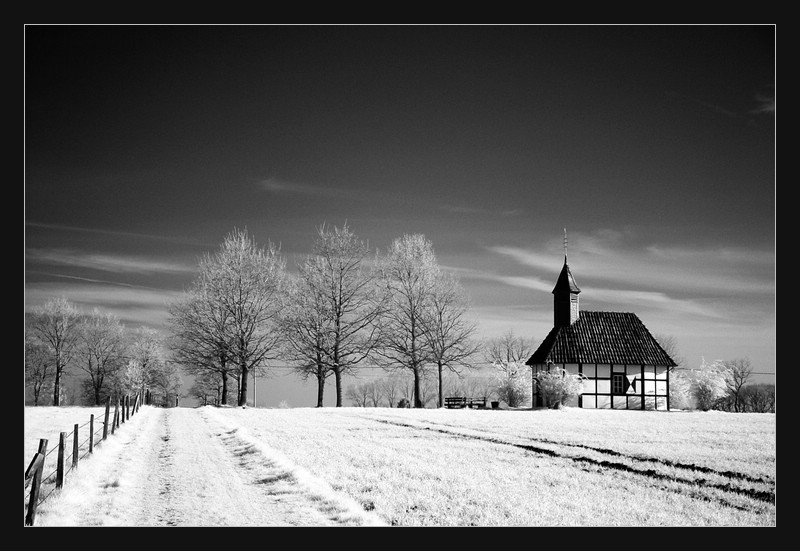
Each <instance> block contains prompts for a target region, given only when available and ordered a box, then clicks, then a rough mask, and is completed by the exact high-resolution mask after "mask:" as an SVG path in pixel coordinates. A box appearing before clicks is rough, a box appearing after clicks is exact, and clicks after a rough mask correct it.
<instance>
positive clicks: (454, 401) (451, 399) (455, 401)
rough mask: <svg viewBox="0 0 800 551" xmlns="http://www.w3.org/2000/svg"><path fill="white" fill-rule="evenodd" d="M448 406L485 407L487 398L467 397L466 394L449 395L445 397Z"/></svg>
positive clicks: (445, 404)
mask: <svg viewBox="0 0 800 551" xmlns="http://www.w3.org/2000/svg"><path fill="white" fill-rule="evenodd" d="M444 407H446V408H485V407H486V398H467V397H465V396H448V397H446V398H445V399H444Z"/></svg>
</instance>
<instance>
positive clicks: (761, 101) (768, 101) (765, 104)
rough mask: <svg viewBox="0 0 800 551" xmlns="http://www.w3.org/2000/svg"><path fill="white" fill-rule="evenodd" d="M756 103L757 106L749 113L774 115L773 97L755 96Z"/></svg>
mask: <svg viewBox="0 0 800 551" xmlns="http://www.w3.org/2000/svg"><path fill="white" fill-rule="evenodd" d="M756 102H757V103H758V106H757V107H756V108H755V109H753V110H752V111H751V113H753V114H756V115H758V114H763V113H775V96H774V95H772V96H765V95H763V94H756Z"/></svg>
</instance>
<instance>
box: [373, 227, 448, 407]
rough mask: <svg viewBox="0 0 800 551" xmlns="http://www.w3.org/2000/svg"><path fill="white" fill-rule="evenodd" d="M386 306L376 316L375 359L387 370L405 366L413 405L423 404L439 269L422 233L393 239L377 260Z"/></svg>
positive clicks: (428, 242) (430, 352) (428, 243)
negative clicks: (432, 303) (433, 296)
mask: <svg viewBox="0 0 800 551" xmlns="http://www.w3.org/2000/svg"><path fill="white" fill-rule="evenodd" d="M380 269H381V276H382V280H383V281H382V283H383V286H384V289H385V291H386V307H385V308H384V309H383V310H382V313H381V316H380V317H379V326H380V333H379V346H378V347H377V348H376V358H377V360H378V362H379V363H381V364H382V365H383V366H384V367H386V368H389V369H406V370H408V371H410V372H411V374H412V375H413V377H414V393H413V394H414V407H415V408H420V407H423V402H422V400H421V389H420V383H421V379H422V375H423V370H424V368H425V365H426V364H427V363H428V362H430V361H431V360H432V358H433V354H432V351H431V347H430V343H429V342H428V339H427V336H426V333H425V320H426V319H427V318H428V316H429V314H428V311H427V309H428V308H429V307H430V297H431V294H432V293H433V287H434V285H435V281H436V276H437V273H438V271H439V268H438V266H437V263H436V256H435V254H434V252H433V246H432V245H431V243H430V241H428V240H427V239H426V238H425V236H423V235H421V234H415V235H404V236H403V237H401V238H398V239H395V240H394V241H393V242H392V244H391V246H390V247H389V250H388V253H387V256H386V257H385V258H383V259H381V263H380Z"/></svg>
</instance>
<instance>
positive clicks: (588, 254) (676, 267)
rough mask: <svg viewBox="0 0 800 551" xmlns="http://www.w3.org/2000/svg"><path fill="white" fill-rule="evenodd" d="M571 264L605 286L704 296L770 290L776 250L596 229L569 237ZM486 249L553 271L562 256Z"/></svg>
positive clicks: (545, 251)
mask: <svg viewBox="0 0 800 551" xmlns="http://www.w3.org/2000/svg"><path fill="white" fill-rule="evenodd" d="M571 243H573V244H572V245H570V247H569V251H570V254H569V259H570V266H572V268H573V270H572V271H573V275H574V276H575V278H576V281H577V283H578V286H579V287H581V288H583V285H582V284H581V281H586V280H589V281H594V282H601V281H602V282H606V283H607V284H609V285H608V286H609V288H612V289H613V288H620V289H644V290H657V291H658V292H670V293H681V294H684V293H689V294H696V295H698V294H699V295H708V294H709V293H711V294H718V293H728V294H730V293H750V294H759V295H765V294H770V293H773V292H774V282H773V279H772V277H771V275H770V274H771V273H772V267H773V265H774V255H773V254H772V253H771V252H769V251H763V250H753V249H745V248H734V247H722V248H696V249H691V248H677V247H663V246H660V245H645V246H639V245H632V244H631V243H629V242H627V241H626V239H625V237H624V236H620V235H618V234H608V235H603V234H594V235H590V236H579V237H578V239H574V238H573V239H572V240H571ZM488 250H489V251H491V252H493V253H496V254H499V255H503V256H506V257H508V258H511V259H513V260H514V261H515V262H517V263H519V264H521V265H523V266H527V267H531V268H534V269H535V271H534V272H533V273H534V274H536V273H542V272H545V273H548V274H552V273H556V272H558V271H560V270H561V260H560V258H563V257H558V256H556V254H557V253H556V252H555V251H554V250H553V249H552V248H545V249H538V250H536V249H526V248H520V247H511V246H492V247H488Z"/></svg>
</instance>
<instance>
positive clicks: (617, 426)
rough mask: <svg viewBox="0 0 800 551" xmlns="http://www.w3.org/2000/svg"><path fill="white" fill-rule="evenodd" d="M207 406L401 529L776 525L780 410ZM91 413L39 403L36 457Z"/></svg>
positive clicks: (332, 490)
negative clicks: (41, 442)
mask: <svg viewBox="0 0 800 551" xmlns="http://www.w3.org/2000/svg"><path fill="white" fill-rule="evenodd" d="M50 409H52V410H56V411H52V412H51V411H47V410H50ZM100 409H101V411H102V408H100ZM189 411H192V410H188V411H187V412H189ZM194 411H196V413H197V414H198V415H200V414H202V415H203V416H204V417H206V418H207V419H208V420H209V421H211V422H213V423H212V424H213V425H215V426H220V427H225V434H237V435H238V437H240V438H244V441H245V442H246V443H247V444H248V445H249V446H250V445H251V446H255V447H256V449H260V450H261V456H263V457H269V458H270V461H271V462H273V463H276V464H277V465H279V466H280V469H281V472H287V473H291V475H292V477H293V478H297V479H298V480H300V481H301V482H304V484H305V486H306V487H308V488H311V489H313V490H314V493H315V494H318V495H324V496H326V499H331V500H334V499H335V501H337V502H339V503H342V504H345V505H343V507H344V508H345V509H346V510H351V511H356V510H357V509H358V508H359V507H360V508H362V509H363V510H364V511H366V512H368V513H370V514H373V515H377V516H378V517H379V518H380V520H381V522H383V523H385V524H388V525H400V526H414V525H424V526H437V525H441V526H470V525H478V526H520V525H525V526H686V525H688V526H774V525H775V475H776V467H775V454H776V450H775V445H776V433H775V420H776V418H775V414H732V413H722V412H705V413H701V412H641V411H608V410H581V409H577V408H566V409H563V410H536V411H529V410H525V411H522V410H520V411H510V410H501V411H496V410H446V409H439V410H436V409H433V410H432V409H426V410H414V409H388V408H320V409H317V408H296V409H253V408H247V409H241V408H213V407H204V408H199V409H198V410H194ZM89 413H92V411H91V408H29V409H28V410H26V426H25V446H26V452H25V457H26V459H25V461H26V466H27V463H28V461H30V457H32V454H33V452H35V450H36V446H37V445H38V438H40V437H42V435H44V437H47V434H52V433H53V432H54V433H55V440H54V442H57V435H58V431H59V430H65V431H69V430H71V428H72V425H73V424H74V423H76V422H77V423H83V422H85V421H83V420H82V419H84V418H85V420H88V415H89ZM95 415H96V416H99V417H100V418H101V417H102V413H100V414H98V413H97V412H95ZM40 418H41V419H42V421H41V424H40V421H39V419H40ZM135 427H136V424H133V425H132V426H131V427H130V428H131V429H132V430H133V429H135ZM48 431H51V432H48ZM234 431H235V432H234ZM347 504H352V507H351V506H350V505H347ZM354 514H355V513H354Z"/></svg>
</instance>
